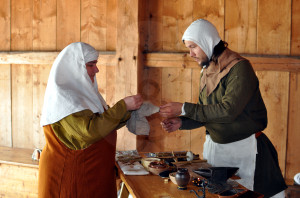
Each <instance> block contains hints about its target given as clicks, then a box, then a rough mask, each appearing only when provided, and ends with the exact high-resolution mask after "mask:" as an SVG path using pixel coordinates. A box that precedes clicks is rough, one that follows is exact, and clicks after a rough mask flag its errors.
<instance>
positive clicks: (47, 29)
mask: <svg viewBox="0 0 300 198" xmlns="http://www.w3.org/2000/svg"><path fill="white" fill-rule="evenodd" d="M56 19H57V18H56V0H41V1H33V21H32V24H33V40H32V46H33V50H36V51H39V50H40V51H47V50H56V25H57V24H56Z"/></svg>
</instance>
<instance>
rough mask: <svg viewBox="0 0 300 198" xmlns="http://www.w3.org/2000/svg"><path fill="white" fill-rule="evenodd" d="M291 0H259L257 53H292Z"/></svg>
mask: <svg viewBox="0 0 300 198" xmlns="http://www.w3.org/2000/svg"><path fill="white" fill-rule="evenodd" d="M290 13H291V0H274V1H272V2H271V1H258V18H257V53H259V54H290V39H291V14H290Z"/></svg>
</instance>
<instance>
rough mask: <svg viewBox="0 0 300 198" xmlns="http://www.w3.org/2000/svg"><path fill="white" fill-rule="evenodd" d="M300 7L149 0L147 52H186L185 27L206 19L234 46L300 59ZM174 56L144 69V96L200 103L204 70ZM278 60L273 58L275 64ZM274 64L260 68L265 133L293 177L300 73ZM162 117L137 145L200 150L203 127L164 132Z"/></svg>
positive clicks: (228, 0) (291, 1) (234, 0)
mask: <svg viewBox="0 0 300 198" xmlns="http://www.w3.org/2000/svg"><path fill="white" fill-rule="evenodd" d="M187 4H188V5H187ZM299 5H300V4H299V1H295V0H284V1H276V2H275V3H274V1H272V2H268V1H252V0H246V1H238V0H214V1H195V0H194V1H188V3H186V1H183V0H177V1H168V0H164V1H160V0H155V1H151V4H150V6H149V24H150V25H149V29H148V37H149V39H148V41H149V43H148V45H147V47H148V48H147V50H148V52H187V49H185V47H184V45H183V44H182V42H181V36H182V34H183V32H184V30H185V29H186V28H187V27H188V25H189V24H190V23H191V22H192V21H194V20H196V19H198V18H205V19H208V20H210V21H211V22H212V23H214V24H215V26H216V27H217V28H218V30H219V33H220V36H221V37H222V39H224V40H225V41H227V42H228V44H229V48H231V49H232V50H235V51H237V52H239V53H245V54H260V55H298V58H297V59H299V55H300V45H299V40H300V39H299V38H300V36H299V28H298V27H299V16H300V14H299ZM183 8H184V9H183ZM181 10H184V13H182V11H181ZM165 55H166V57H167V56H168V54H165ZM171 55H172V54H170V58H169V62H168V61H167V60H166V62H165V63H166V65H165V66H160V67H159V68H158V67H152V66H151V65H149V66H150V67H148V68H145V69H144V82H145V83H143V84H142V86H143V87H144V89H143V94H144V95H145V96H146V98H147V99H149V100H151V101H152V102H153V103H155V104H156V105H161V104H164V103H166V102H170V101H178V102H184V101H187V102H191V101H192V102H197V100H198V99H197V97H198V89H199V75H200V70H199V69H195V68H178V67H175V66H174V67H173V68H172V66H171V64H172V62H171V60H172V58H171ZM274 58H275V59H274V60H272V59H269V60H272V61H271V62H273V61H274V62H276V57H274ZM166 59H167V58H166ZM147 61H149V60H148V59H147ZM150 61H151V60H150ZM154 62H155V61H154ZM154 62H152V63H154ZM271 62H267V61H265V62H264V63H265V64H266V66H265V68H264V69H262V70H257V71H256V73H257V76H258V78H259V80H260V89H261V92H262V95H263V98H264V101H265V103H266V106H267V109H268V118H269V124H268V127H267V129H266V130H265V131H264V132H265V133H266V134H267V135H268V137H269V138H270V139H271V141H272V142H273V143H274V145H275V147H276V149H277V151H278V156H279V163H280V167H281V170H282V172H283V174H284V175H285V176H286V178H287V179H290V180H291V179H292V177H293V176H294V175H295V174H296V173H297V172H299V168H300V167H299V154H298V155H297V154H296V151H297V152H299V150H300V148H299V146H298V145H299V144H298V143H297V142H299V141H300V134H299V133H298V131H299V124H297V120H298V122H299V114H300V108H299V105H298V103H297V102H296V98H297V96H298V97H299V88H298V87H299V80H298V79H299V72H294V71H292V70H289V69H288V70H285V69H284V67H285V65H284V64H282V65H279V68H272V63H271ZM179 64H181V63H180V62H179ZM299 66H300V65H299V62H298V67H299ZM298 71H299V70H298ZM153 92H156V94H153ZM161 120H162V119H161V118H160V117H159V116H151V117H150V118H149V121H150V124H151V127H152V128H151V134H150V136H148V137H143V138H140V139H139V141H141V142H143V143H139V144H138V145H142V146H141V147H140V148H139V149H141V150H143V151H171V150H192V151H193V152H196V153H200V154H201V153H202V150H203V147H202V145H203V142H204V128H200V129H196V130H192V131H178V132H174V133H170V134H168V133H166V132H164V131H162V129H161V126H160V125H159V122H160V121H161Z"/></svg>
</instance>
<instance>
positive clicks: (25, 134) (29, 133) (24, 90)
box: [11, 65, 34, 148]
mask: <svg viewBox="0 0 300 198" xmlns="http://www.w3.org/2000/svg"><path fill="white" fill-rule="evenodd" d="M11 76H12V137H13V147H18V148H33V147H34V144H33V141H34V140H33V138H32V137H33V125H32V123H33V119H32V115H33V103H32V101H33V94H32V93H33V81H32V66H29V67H28V66H27V65H12V73H11Z"/></svg>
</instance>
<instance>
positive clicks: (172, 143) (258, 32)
mask: <svg viewBox="0 0 300 198" xmlns="http://www.w3.org/2000/svg"><path fill="white" fill-rule="evenodd" d="M1 3H2V4H1V7H0V33H1V37H0V50H1V51H54V52H55V51H60V50H62V49H63V48H64V47H65V46H66V45H68V44H69V43H71V42H77V41H84V42H88V43H90V44H92V45H93V46H95V48H96V49H97V50H100V51H114V52H115V54H116V58H119V57H121V60H123V61H124V62H122V61H117V60H114V61H115V63H117V64H116V66H111V64H109V63H108V62H107V63H105V62H104V63H103V64H101V65H99V67H100V72H99V74H98V75H97V80H98V83H99V90H100V92H101V93H102V94H103V96H104V98H106V100H107V102H108V104H109V105H113V104H114V103H115V102H116V101H118V100H120V99H121V98H123V97H124V96H125V95H129V94H135V92H137V91H139V92H141V93H143V95H144V98H145V99H146V100H150V101H152V102H153V103H154V104H156V105H161V104H164V103H166V102H169V101H180V102H184V101H192V102H197V97H198V88H199V75H200V74H199V69H197V68H189V67H186V68H185V67H180V68H178V67H172V65H171V66H170V64H173V63H172V62H168V61H166V62H167V63H170V64H169V66H168V67H164V66H161V67H160V68H157V67H151V66H149V67H144V69H143V71H142V72H143V73H141V71H139V70H140V67H139V66H141V64H140V61H141V60H140V58H141V54H138V53H137V52H139V49H138V48H135V47H136V46H139V47H140V48H141V49H144V51H145V52H146V53H147V52H168V53H171V55H170V61H171V59H172V55H174V53H178V52H186V48H185V46H184V45H183V44H182V42H181V36H182V34H183V32H184V31H185V29H186V28H187V26H188V25H189V24H190V23H191V22H192V21H193V20H195V19H198V18H205V19H208V20H210V21H212V22H213V23H214V24H215V25H216V27H217V28H218V30H219V33H220V35H221V37H222V39H224V40H225V41H227V42H228V43H229V47H230V48H231V49H233V50H235V51H237V52H239V53H246V54H254V55H258V54H259V55H287V56H291V55H293V56H298V57H299V55H300V31H299V28H298V27H299V25H300V20H299V19H300V14H299V13H300V12H299V9H300V1H299V0H281V1H279V0H276V1H272V2H271V1H270V2H268V1H252V0H245V1H239V0H203V1H198V0H132V1H128V2H127V1H124V0H39V1H35V0H2V1H1ZM130 4H132V5H133V6H128V5H130ZM118 5H119V6H118ZM120 5H124V6H121V7H120ZM134 10H138V11H134ZM137 13H138V15H137ZM140 13H143V14H144V16H140ZM139 20H140V21H139ZM131 21H132V23H131ZM138 22H139V23H141V24H142V25H141V24H139V23H138ZM126 28H130V29H128V31H127V34H125V32H124V31H125V30H126ZM144 33H145V34H146V35H143V34H144ZM124 47H126V48H124ZM127 48H128V49H131V50H128V49H127ZM135 50H137V51H135ZM135 55H136V61H137V62H136V61H135V60H134V58H133V57H134V56H135ZM175 55H176V54H175ZM167 57H168V56H167ZM269 60H272V61H271V62H264V63H265V66H262V67H260V68H264V69H260V70H257V71H256V72H257V75H258V77H259V80H260V83H261V85H260V86H261V87H260V88H261V91H262V95H263V97H264V100H265V103H266V105H267V108H268V115H269V125H268V128H267V129H266V130H265V133H266V134H267V135H268V136H269V137H270V139H271V140H272V142H273V143H274V144H275V147H276V148H277V151H278V156H279V160H280V166H281V169H282V171H283V173H284V174H285V176H286V177H287V178H288V179H291V178H292V177H293V176H294V174H295V173H297V172H299V166H298V164H300V159H299V154H298V153H299V150H300V147H299V144H298V142H299V141H300V135H299V133H297V131H299V129H300V128H299V124H298V123H299V117H300V108H299V105H298V104H297V99H298V98H299V96H300V91H299V86H300V85H299V72H298V71H299V70H297V69H296V70H289V67H287V68H286V64H282V67H281V66H280V65H278V64H277V65H276V68H274V69H272V65H274V64H272V62H276V61H277V58H276V57H274V59H269ZM114 61H113V62H114ZM50 68H51V64H34V65H30V64H11V65H10V64H1V65H0V71H1V72H0V88H1V93H0V97H1V104H0V110H1V112H2V113H1V115H0V145H1V146H9V147H20V148H34V147H39V148H41V147H43V145H44V136H43V132H42V129H41V128H40V126H39V119H40V112H41V108H42V103H43V97H44V91H45V88H46V83H47V78H48V74H49V71H50ZM128 71H129V72H130V71H131V72H134V73H136V74H137V76H133V77H132V78H131V77H130V76H128V74H129V73H128ZM124 72H127V73H126V74H125V73H124ZM120 78H121V79H120ZM277 79H278V80H277ZM126 81H130V82H127V85H126V86H125V87H122V86H121V85H122V83H123V82H126ZM137 83H138V84H137ZM123 88H124V90H126V91H125V92H124V93H123V92H122V91H123ZM149 121H150V125H151V133H150V135H149V136H148V137H144V136H142V137H138V138H137V139H136V138H135V136H132V135H128V132H127V131H126V130H124V131H121V133H120V135H119V136H118V149H120V150H127V149H132V148H136V145H137V149H138V150H140V151H170V150H192V151H193V152H195V153H200V154H201V153H202V149H203V148H202V145H203V142H204V128H200V129H197V130H192V131H184V132H175V133H171V134H167V133H166V132H164V131H162V129H161V127H160V121H161V118H160V117H159V116H158V115H153V116H151V117H150V118H149Z"/></svg>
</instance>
